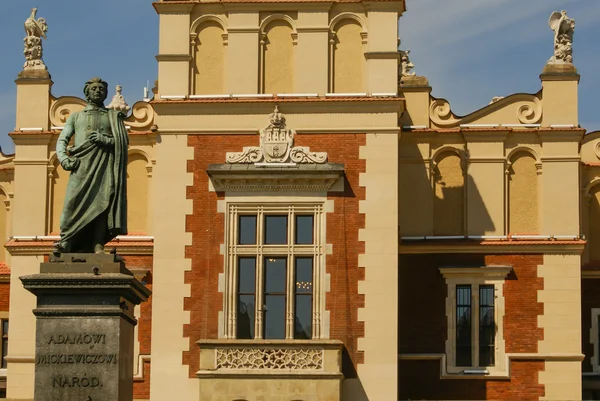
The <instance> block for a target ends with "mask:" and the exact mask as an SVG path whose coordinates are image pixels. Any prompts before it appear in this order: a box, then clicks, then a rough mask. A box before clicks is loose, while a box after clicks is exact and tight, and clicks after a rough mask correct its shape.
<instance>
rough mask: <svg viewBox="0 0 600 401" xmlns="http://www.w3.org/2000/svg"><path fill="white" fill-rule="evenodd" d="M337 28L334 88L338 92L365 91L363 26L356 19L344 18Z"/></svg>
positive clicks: (334, 54) (334, 56)
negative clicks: (361, 33) (361, 34)
mask: <svg viewBox="0 0 600 401" xmlns="http://www.w3.org/2000/svg"><path fill="white" fill-rule="evenodd" d="M335 30H336V40H335V44H334V51H333V60H334V64H333V65H334V67H333V75H334V79H333V90H334V92H336V93H358V92H363V91H364V90H365V85H364V70H365V68H364V64H365V58H364V53H363V48H362V39H361V36H360V32H361V30H362V28H361V26H360V25H359V24H358V23H357V22H356V21H354V20H351V19H344V20H342V21H340V22H339V23H338V24H337V26H336V27H335Z"/></svg>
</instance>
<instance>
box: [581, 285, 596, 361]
mask: <svg viewBox="0 0 600 401" xmlns="http://www.w3.org/2000/svg"><path fill="white" fill-rule="evenodd" d="M592 308H600V280H598V279H583V280H581V327H582V332H581V346H582V352H583V354H584V355H585V359H584V360H583V365H582V370H583V371H584V372H591V371H592V363H591V358H592V356H593V355H594V346H593V345H592V344H591V343H590V328H591V327H592ZM595 357H596V358H598V355H596V356H595Z"/></svg>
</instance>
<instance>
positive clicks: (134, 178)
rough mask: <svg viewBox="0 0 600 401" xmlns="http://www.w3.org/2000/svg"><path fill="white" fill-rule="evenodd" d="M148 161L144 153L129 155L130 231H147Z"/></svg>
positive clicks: (128, 209) (128, 200)
mask: <svg viewBox="0 0 600 401" xmlns="http://www.w3.org/2000/svg"><path fill="white" fill-rule="evenodd" d="M147 164H148V161H147V160H146V158H145V157H144V156H143V155H140V154H135V153H134V154H131V155H129V162H128V164H127V229H128V230H129V232H130V233H144V234H145V233H147V229H148V226H147V220H148V172H147V170H146V165H147Z"/></svg>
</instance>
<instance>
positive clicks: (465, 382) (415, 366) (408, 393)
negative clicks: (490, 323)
mask: <svg viewBox="0 0 600 401" xmlns="http://www.w3.org/2000/svg"><path fill="white" fill-rule="evenodd" d="M543 370H544V362H543V361H527V360H519V361H514V362H512V363H511V376H512V378H511V379H510V380H479V379H454V380H452V379H444V380H441V379H440V363H439V362H438V361H400V363H399V366H398V375H399V376H400V378H399V384H398V385H399V393H400V399H401V400H406V399H412V400H519V401H525V400H532V401H533V400H535V401H537V400H539V397H543V396H544V386H543V385H540V384H538V382H539V380H538V379H539V372H541V371H543Z"/></svg>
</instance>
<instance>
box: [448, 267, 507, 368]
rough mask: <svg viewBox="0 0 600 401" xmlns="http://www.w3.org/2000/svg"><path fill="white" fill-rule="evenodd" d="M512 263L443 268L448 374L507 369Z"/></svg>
mask: <svg viewBox="0 0 600 401" xmlns="http://www.w3.org/2000/svg"><path fill="white" fill-rule="evenodd" d="M511 269H512V268H511V267H510V266H484V267H476V268H472V267H442V268H440V272H441V273H442V275H443V276H444V278H445V279H446V284H447V289H448V292H447V297H446V316H447V326H448V335H447V339H446V361H447V366H446V369H447V372H448V373H465V371H466V372H469V373H473V374H478V373H479V374H481V375H489V374H491V375H493V374H496V373H504V372H505V371H506V361H505V347H504V335H503V317H504V296H503V284H504V280H505V278H506V276H507V275H508V273H509V272H510V270H511Z"/></svg>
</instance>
